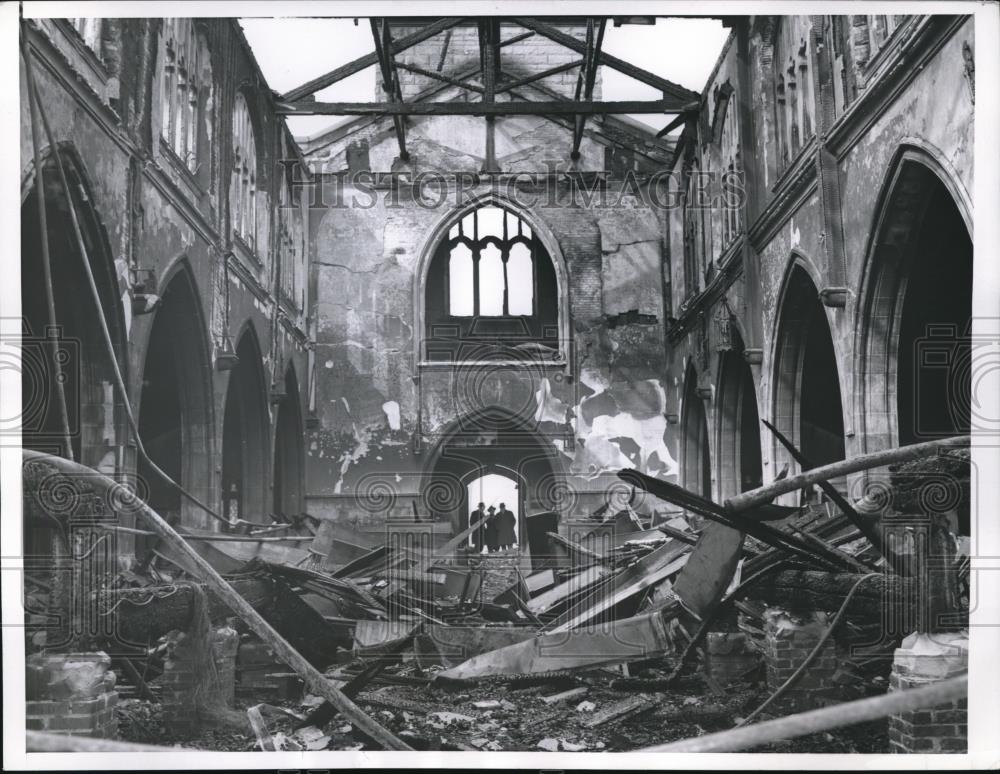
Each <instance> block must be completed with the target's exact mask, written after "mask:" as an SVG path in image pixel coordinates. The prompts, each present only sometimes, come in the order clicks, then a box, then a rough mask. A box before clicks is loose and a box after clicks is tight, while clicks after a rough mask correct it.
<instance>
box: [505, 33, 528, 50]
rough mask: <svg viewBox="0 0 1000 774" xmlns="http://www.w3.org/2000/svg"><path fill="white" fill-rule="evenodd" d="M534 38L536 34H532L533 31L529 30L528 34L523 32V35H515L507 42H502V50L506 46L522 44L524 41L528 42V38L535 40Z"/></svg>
mask: <svg viewBox="0 0 1000 774" xmlns="http://www.w3.org/2000/svg"><path fill="white" fill-rule="evenodd" d="M534 36H535V33H534V32H532V31H531V30H528V31H527V32H522V33H521V34H519V35H514V36H512V37H509V38H507V39H506V40H501V41H500V48H503V47H504V46H513V45H514V44H515V43H520V42H521V41H522V40H527V39H528V38H533V37H534Z"/></svg>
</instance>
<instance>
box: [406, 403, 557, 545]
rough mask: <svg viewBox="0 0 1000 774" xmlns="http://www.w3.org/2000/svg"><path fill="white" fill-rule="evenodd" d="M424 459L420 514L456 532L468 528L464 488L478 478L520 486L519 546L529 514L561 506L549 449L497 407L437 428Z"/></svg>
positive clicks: (513, 416) (517, 419) (523, 540)
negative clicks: (491, 476) (437, 517)
mask: <svg viewBox="0 0 1000 774" xmlns="http://www.w3.org/2000/svg"><path fill="white" fill-rule="evenodd" d="M437 436H438V440H437V443H436V444H435V445H434V447H433V448H432V449H431V451H430V452H429V453H428V455H427V457H426V459H425V462H424V466H423V475H422V476H421V482H422V483H421V488H422V489H421V500H422V502H423V505H424V508H423V510H427V511H430V512H432V513H436V514H441V515H444V514H446V515H447V518H448V519H449V520H450V521H451V523H452V527H453V529H454V531H455V532H459V531H461V530H463V529H465V528H466V527H467V526H468V518H469V511H470V510H471V508H470V507H469V504H468V503H467V502H466V499H467V498H466V492H465V486H466V484H467V483H468V482H469V481H470V480H472V479H473V478H475V477H476V476H477V475H482V474H483V473H488V472H498V473H500V474H502V475H504V476H506V477H508V478H512V479H514V480H516V481H517V482H518V485H519V502H518V504H517V506H518V507H517V511H516V512H517V514H518V517H519V518H518V528H519V530H520V534H519V535H518V541H517V542H518V543H519V544H520V545H521V546H527V545H528V542H527V539H526V533H525V530H526V529H527V524H526V522H527V519H522V518H520V517H521V516H522V515H523V516H530V515H531V514H532V513H536V512H540V511H547V510H553V509H555V508H556V507H557V506H560V505H564V504H565V501H566V498H567V497H568V496H569V492H568V490H567V489H566V486H567V484H566V479H565V471H564V464H563V461H562V459H561V458H560V457H559V455H558V453H557V452H556V450H555V448H554V447H553V446H552V444H551V443H550V442H549V441H547V440H546V439H545V437H544V436H542V435H541V434H539V433H538V432H537V431H536V430H535V429H534V428H533V427H531V426H530V425H529V424H528V423H527V422H526V421H525V420H524V419H523V417H520V416H518V415H517V414H514V413H513V412H511V411H509V410H507V409H505V408H502V407H499V406H495V407H490V408H488V409H486V410H483V411H480V412H476V413H474V414H467V415H465V416H462V417H459V418H457V419H455V420H453V421H452V422H450V423H449V424H448V425H446V426H445V427H443V428H442V430H441V431H440V432H439V433H438V434H437Z"/></svg>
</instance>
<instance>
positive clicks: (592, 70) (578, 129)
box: [570, 19, 607, 161]
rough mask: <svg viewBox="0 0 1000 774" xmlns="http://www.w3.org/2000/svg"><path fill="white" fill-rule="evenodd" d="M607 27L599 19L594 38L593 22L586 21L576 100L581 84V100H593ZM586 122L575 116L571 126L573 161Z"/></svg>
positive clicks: (578, 156) (584, 115)
mask: <svg viewBox="0 0 1000 774" xmlns="http://www.w3.org/2000/svg"><path fill="white" fill-rule="evenodd" d="M606 25H607V20H606V19H601V20H600V22H599V23H598V27H597V33H596V36H595V34H594V20H593V19H589V20H588V21H587V55H586V56H585V57H584V63H583V68H582V69H581V71H580V75H581V80H580V81H577V95H578V96H577V98H578V99H579V93H580V85H581V81H582V82H583V99H584V100H585V101H587V102H590V101H592V100H593V98H594V84H595V82H596V80H597V67H598V64H597V63H598V60H599V59H600V56H601V46H602V45H603V44H604V28H605V26H606ZM586 122H587V116H586V114H581V115H578V116H576V120H575V123H574V126H573V150H572V151H571V153H570V157H571V158H572V159H573V160H574V161H575V160H577V159H578V158H580V143H581V142H582V141H583V129H584V126H585V125H586Z"/></svg>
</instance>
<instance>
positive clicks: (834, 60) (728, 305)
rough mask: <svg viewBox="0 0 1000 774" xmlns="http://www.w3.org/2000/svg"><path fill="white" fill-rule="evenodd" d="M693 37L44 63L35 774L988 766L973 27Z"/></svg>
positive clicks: (40, 64) (72, 24)
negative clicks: (359, 91)
mask: <svg viewBox="0 0 1000 774" xmlns="http://www.w3.org/2000/svg"><path fill="white" fill-rule="evenodd" d="M500 5H501V6H502V4H500ZM626 5H627V4H622V7H623V8H624V7H625V6H626ZM609 6H610V4H609ZM178 7H180V6H178ZM615 10H617V9H615ZM859 10H862V9H861V8H860V7H859ZM608 12H609V13H611V12H612V11H611V10H610V8H609V11H608ZM299 21H303V20H299ZM703 21H704V22H705V23H706V24H712V25H715V28H717V29H718V30H719V39H720V40H721V41H722V44H721V48H719V50H718V53H717V56H715V59H714V65H713V66H712V67H711V69H710V71H708V74H707V78H706V77H705V74H704V73H701V74H700V75H699V80H698V82H696V83H688V84H687V85H681V84H680V83H677V82H675V81H674V80H671V79H668V78H666V77H664V76H663V75H661V74H658V73H657V72H653V71H652V70H650V69H648V68H646V67H641V66H639V65H638V64H635V63H633V62H631V61H629V57H627V56H622V55H615V54H613V53H611V52H610V51H609V48H610V47H611V42H612V41H613V40H615V39H616V38H615V36H616V35H619V36H620V35H625V34H628V33H629V32H630V30H636V29H641V28H649V29H652V28H658V27H663V26H666V25H670V24H675V23H676V24H683V23H690V20H688V21H687V22H685V21H684V20H677V19H671V18H666V17H653V16H611V15H609V16H469V17H457V16H436V17H423V16H412V17H408V16H392V17H372V18H358V19H353V20H344V22H345V25H348V24H349V25H350V26H345V27H344V28H343V29H344V34H345V35H351V36H354V38H356V39H363V40H364V43H365V45H364V46H363V47H362V48H361V49H360V50H362V51H363V50H367V51H368V53H366V54H364V55H362V56H359V57H357V58H341V59H336V54H337V52H336V51H335V49H337V48H338V47H339V46H340V45H341V44H339V43H338V42H337V41H336V40H331V41H329V48H328V50H327V52H325V53H324V55H323V57H320V63H319V65H317V67H316V68H315V72H313V73H311V75H308V76H306V77H303V78H302V79H301V81H299V84H300V85H297V86H294V87H289V88H284V87H282V89H280V90H278V89H276V88H274V87H272V85H270V83H269V81H268V77H270V73H267V74H266V70H265V69H264V68H262V63H263V62H264V59H263V54H262V53H261V50H260V49H259V48H258V45H257V41H256V39H254V40H253V45H252V44H251V37H250V36H249V35H248V34H247V32H246V31H245V29H244V27H245V26H246V25H244V24H241V20H239V19H235V18H223V17H209V18H75V19H73V18H66V19H58V18H38V19H23V20H22V21H21V29H20V51H19V54H20V58H19V68H20V69H19V84H20V95H21V97H20V117H19V118H20V164H21V178H20V181H19V182H20V194H21V215H20V224H21V226H20V228H21V246H20V250H21V252H20V255H21V257H20V261H21V263H20V266H21V269H20V276H21V326H22V341H21V344H20V351H21V380H22V411H21V434H22V436H21V437H22V443H21V445H22V447H23V457H22V473H21V475H22V482H23V487H22V497H21V507H22V516H21V519H20V528H21V534H22V545H23V552H24V553H23V606H24V611H23V612H24V648H25V697H24V706H25V724H24V729H25V734H26V749H27V750H28V751H36V752H56V751H83V752H88V751H90V752H100V751H114V750H121V751H132V752H143V751H148V752H149V753H156V752H160V753H163V752H170V751H178V750H211V751H230V752H237V751H238V752H248V751H259V752H281V751H324V750H328V751H363V750H422V751H428V750H432V751H479V752H486V753H488V752H500V751H520V752H542V751H548V752H567V753H580V752H589V753H617V752H634V751H648V752H772V753H799V752H804V753H897V754H923V753H940V754H958V753H964V752H966V751H967V750H968V735H967V720H968V718H967V714H968V698H967V689H968V678H967V670H968V652H969V611H970V596H972V595H971V594H970V559H969V557H970V553H971V550H972V549H971V541H972V540H973V538H974V535H975V530H976V510H975V508H974V507H973V503H974V500H975V494H974V492H975V489H976V487H977V486H978V484H979V482H978V479H977V468H976V466H975V465H974V464H972V459H971V455H970V443H971V442H970V437H971V435H974V434H975V432H976V430H977V416H976V410H977V403H976V401H975V400H974V390H975V389H976V384H975V380H974V379H973V378H972V377H971V376H970V369H971V368H972V363H973V362H974V360H975V358H976V348H977V347H978V346H980V344H979V343H978V342H977V340H976V338H975V337H974V336H973V329H972V321H973V312H972V308H973V248H972V236H973V204H972V202H973V198H972V192H973V171H974V164H973V146H974V134H973V116H974V110H975V96H976V93H975V61H976V60H975V46H976V40H975V37H974V29H975V25H974V20H973V18H972V17H970V16H962V15H943V14H928V15H907V16H892V15H812V16H807V15H798V16H753V15H746V16H716V17H711V18H707V17H706V18H704V19H703ZM316 23H319V21H318V20H317V21H316ZM247 29H249V27H247ZM282 45H283V48H282V55H283V56H284V57H285V58H288V59H295V57H296V46H295V42H294V41H293V40H287V41H285V42H284V43H283V44H282ZM343 45H344V46H345V47H346V43H344V44H343ZM255 50H256V51H257V53H255ZM616 50H620V49H616ZM713 55H714V50H713ZM670 56H671V52H670V51H669V50H664V51H663V52H662V57H663V58H664V59H665V60H666V59H669V58H670ZM324 57H325V58H324ZM303 72H304V71H303ZM362 73H368V77H373V78H374V89H373V90H372V91H371V93H369V94H368V96H367V97H366V98H364V99H363V100H361V101H359V100H358V99H357V98H355V97H353V96H350V95H349V96H348V97H346V98H345V97H342V96H339V93H338V92H337V89H338V88H339V87H340V86H341V85H342V84H343V83H346V82H349V81H350V79H352V78H354V77H356V76H359V74H362ZM310 77H311V78H312V79H311V80H310V79H309V78H310ZM623 80H624V81H627V82H629V83H632V84H633V85H636V86H637V88H641V89H644V90H645V91H642V93H643V94H647V97H646V98H642V99H638V98H635V97H634V96H633V94H634V92H631V91H624V90H623V89H622V88H621V86H620V84H621V83H622V82H623ZM650 95H651V96H650ZM338 100H339V101H338ZM306 120H308V121H311V122H312V123H311V124H310V126H313V127H320V128H318V129H311V130H309V131H304V130H301V129H300V128H299V127H301V126H305V125H306V124H305V123H304V121H306ZM324 122H325V123H324ZM5 529H7V526H6V525H5Z"/></svg>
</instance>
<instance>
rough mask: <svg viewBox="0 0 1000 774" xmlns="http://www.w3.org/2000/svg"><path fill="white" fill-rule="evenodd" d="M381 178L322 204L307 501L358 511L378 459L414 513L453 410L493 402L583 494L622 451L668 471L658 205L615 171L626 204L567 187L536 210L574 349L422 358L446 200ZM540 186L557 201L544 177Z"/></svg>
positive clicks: (405, 509) (627, 458)
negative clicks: (581, 195)
mask: <svg viewBox="0 0 1000 774" xmlns="http://www.w3.org/2000/svg"><path fill="white" fill-rule="evenodd" d="M536 163H537V162H536ZM487 192H488V189H487V188H480V189H475V190H474V191H472V192H471V194H472V195H473V196H475V195H478V194H484V193H487ZM377 193H378V194H379V201H378V202H377V204H376V205H375V206H373V207H370V208H366V209H362V208H342V209H330V210H328V211H325V212H323V213H322V214H317V213H316V212H315V211H314V213H313V217H312V220H313V223H314V225H315V232H314V234H313V238H312V243H313V245H314V258H313V261H314V266H315V271H316V277H317V286H316V313H317V350H316V357H317V366H318V368H317V416H318V419H319V428H318V429H317V430H316V431H315V432H314V433H313V435H312V437H311V439H310V445H309V471H310V472H309V490H310V496H311V498H312V499H311V503H310V508H311V510H312V511H314V512H315V511H320V512H322V511H324V510H327V511H328V512H331V511H337V509H338V508H339V509H341V512H343V513H349V512H357V511H358V510H359V509H358V506H357V504H356V503H352V502H351V498H352V497H353V496H355V495H358V491H357V488H358V487H361V488H364V486H365V481H366V480H368V478H366V477H370V476H371V475H372V474H374V473H379V474H380V475H383V476H384V477H388V480H390V481H392V482H393V486H394V489H395V490H396V497H397V498H398V499H397V500H396V501H395V502H396V507H397V508H398V509H400V513H401V514H403V515H405V514H408V513H409V505H408V498H409V497H412V496H416V495H417V494H418V493H419V488H420V486H421V478H420V474H421V472H422V471H423V470H424V465H425V463H426V459H427V455H428V454H429V452H430V450H432V449H433V448H434V446H435V444H437V443H438V442H439V441H440V440H441V439H442V437H443V432H444V431H445V429H446V428H447V427H448V426H449V424H450V423H452V422H454V420H455V419H457V418H459V417H462V416H469V415H473V414H475V413H476V412H479V411H482V410H485V409H491V408H496V407H501V408H503V409H505V410H506V411H508V412H509V413H511V414H513V415H515V416H517V417H520V418H522V419H523V422H524V424H525V425H526V426H527V427H530V428H532V429H533V430H534V431H535V432H536V433H537V435H539V436H541V437H543V438H545V439H546V442H547V443H549V444H550V445H551V446H552V447H553V449H554V451H555V452H556V453H557V455H558V456H559V458H560V459H561V460H562V461H563V463H564V467H565V469H566V471H567V472H568V473H570V474H574V476H571V477H572V478H573V481H572V483H571V485H572V486H573V487H574V488H575V490H576V491H579V492H581V493H584V495H586V493H588V492H592V490H596V489H599V487H595V486H594V485H593V484H591V483H590V482H588V479H590V478H593V477H595V476H598V475H600V474H601V473H607V472H613V471H616V470H617V469H618V468H620V467H621V466H623V465H628V466H638V467H640V468H641V469H643V470H648V471H650V472H654V473H663V472H672V469H673V467H674V464H675V463H674V460H673V459H672V458H671V457H670V454H669V453H668V451H667V448H668V447H667V441H666V436H665V433H666V421H665V419H664V416H663V414H664V410H665V403H664V394H665V392H664V386H663V385H662V384H661V383H660V378H661V374H662V371H663V367H664V354H665V351H664V341H663V335H662V320H663V285H662V273H661V251H662V243H663V233H662V225H663V223H664V221H663V216H662V211H660V210H657V209H653V208H650V207H647V206H644V205H643V203H642V202H641V201H640V200H639V199H638V197H630V196H629V195H627V194H626V195H623V196H619V195H617V192H616V191H614V189H613V186H612V193H613V194H615V195H612V196H609V201H610V202H613V201H615V200H616V199H617V200H620V201H619V202H618V203H617V204H616V205H615V206H611V205H610V204H609V206H606V207H593V208H584V207H582V206H579V204H578V205H577V206H572V204H571V202H569V201H568V200H567V198H566V194H565V193H564V192H563V193H558V192H557V193H556V194H554V195H555V196H556V204H557V206H552V207H548V206H539V207H536V208H532V209H531V210H530V211H529V213H528V214H529V215H530V217H531V218H532V219H533V220H534V221H535V222H536V223H539V224H541V226H542V227H544V228H545V229H546V230H547V231H548V232H549V233H550V235H551V238H552V239H553V240H554V242H555V244H556V245H557V246H558V250H559V252H560V253H561V254H562V259H563V260H564V261H565V265H566V274H567V280H568V290H567V293H566V295H567V298H566V299H565V302H566V303H567V304H568V311H569V317H570V319H571V331H570V337H569V341H568V342H566V344H565V347H564V349H565V353H566V355H567V356H568V365H558V364H555V365H553V364H546V363H542V362H537V363H536V362H527V363H525V364H524V365H523V366H519V367H511V366H497V365H486V366H468V367H457V368H456V367H451V366H450V365H447V364H440V363H435V364H428V365H424V366H419V365H417V348H418V344H419V342H420V340H421V338H422V336H423V331H422V330H419V328H418V323H417V322H416V320H415V318H414V313H415V309H414V285H415V283H416V282H417V281H418V279H417V276H418V275H417V272H418V270H419V266H418V263H419V259H420V255H421V254H422V252H423V251H424V250H425V249H427V241H428V239H429V238H430V235H431V233H432V231H433V229H434V228H435V226H436V225H437V224H438V223H439V222H440V221H441V220H442V219H443V218H444V217H445V213H446V212H447V209H424V208H421V207H420V206H418V205H417V204H416V203H414V202H412V201H406V197H405V196H400V197H399V198H400V200H401V201H400V203H399V206H387V205H386V204H385V201H384V198H385V194H386V192H385V191H379V192H377ZM345 194H347V196H346V198H349V195H350V192H345ZM538 198H539V200H540V201H542V202H546V200H547V198H548V193H547V191H542V192H540V194H539V196H538ZM366 200H367V197H366ZM549 301H550V300H549V299H546V300H545V302H549ZM625 313H632V314H631V316H628V315H626V314H625ZM637 315H638V316H637ZM619 316H621V317H619ZM387 405H391V406H392V410H391V412H390V411H387V410H386V408H385V407H386V406H387ZM397 411H398V424H396V412H397ZM359 482H360V483H359ZM595 496H599V494H598V495H595ZM345 498H346V499H345ZM581 502H582V501H581ZM587 502H590V501H589V500H588V501H587ZM581 507H584V506H583V505H582V504H581ZM595 507H596V506H595ZM360 510H361V511H364V508H363V507H362V508H361V509H360Z"/></svg>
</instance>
